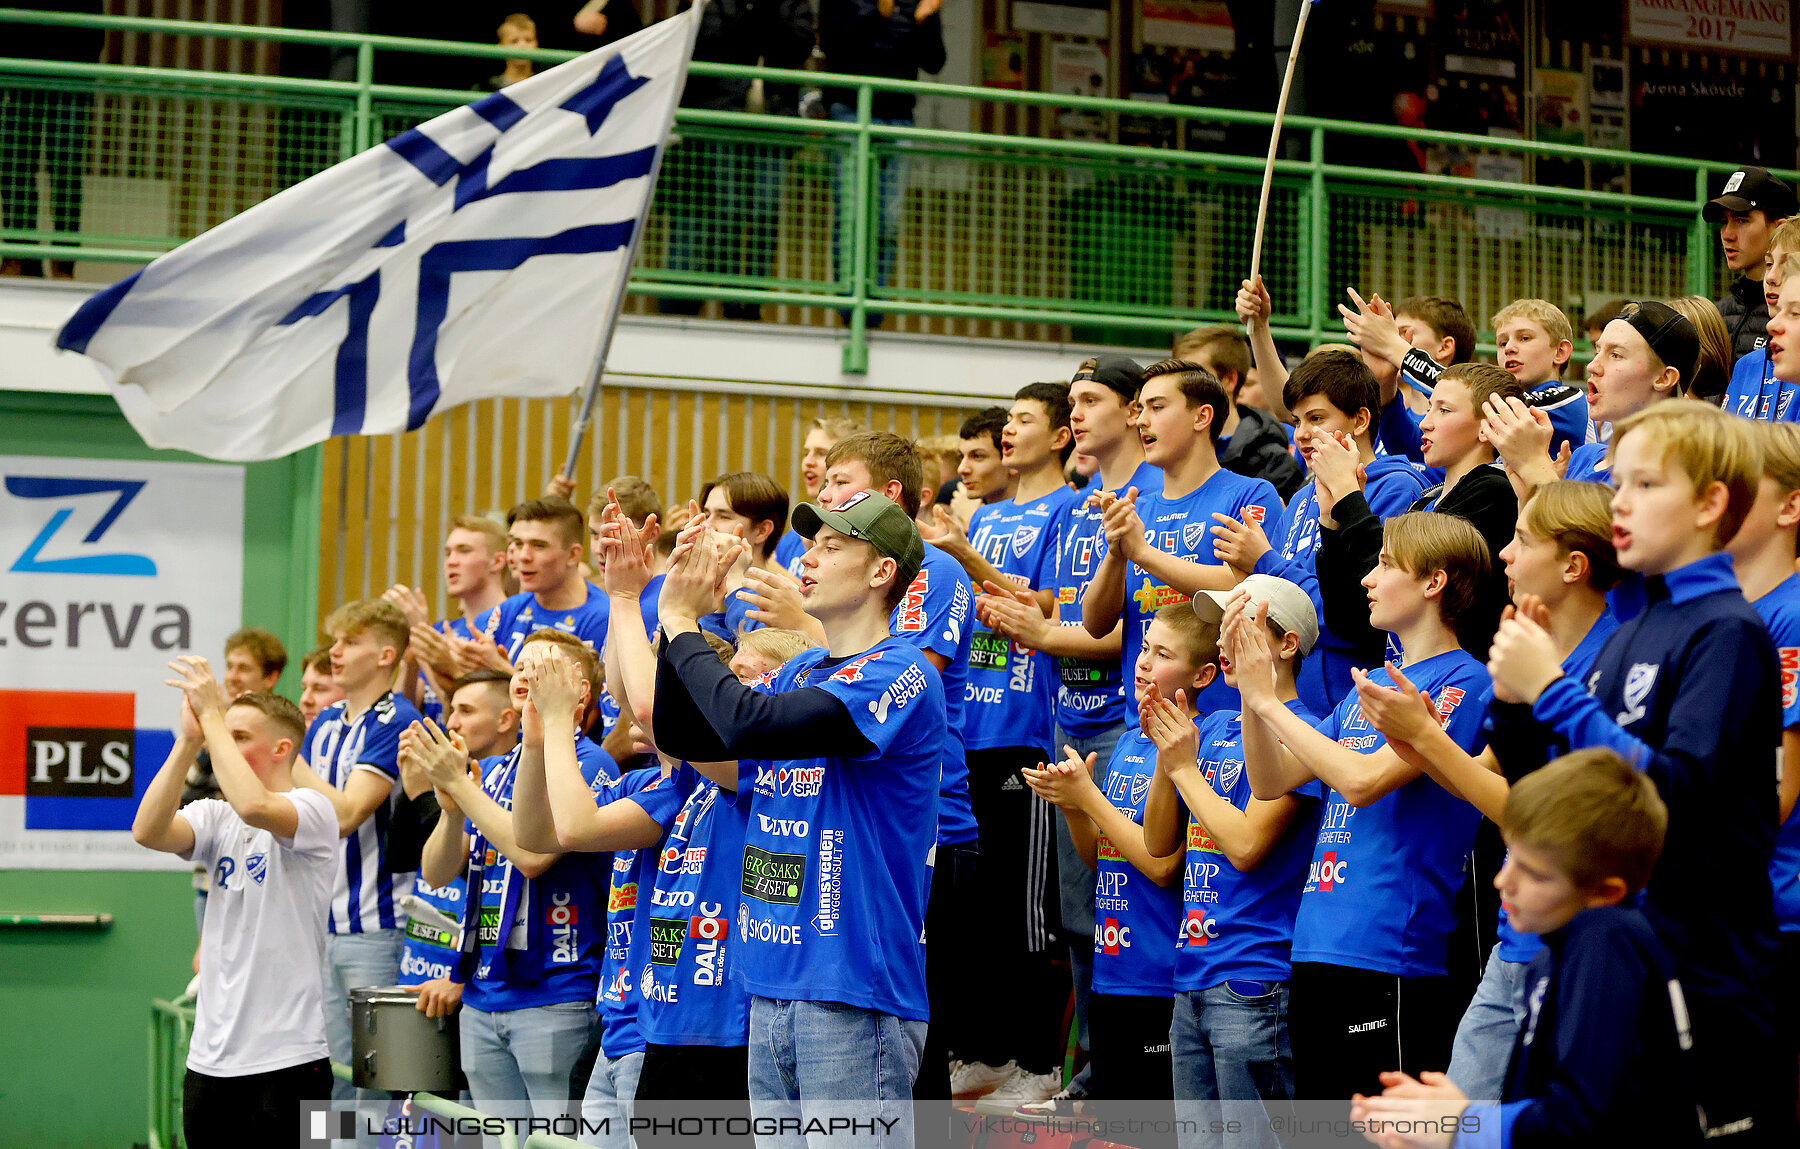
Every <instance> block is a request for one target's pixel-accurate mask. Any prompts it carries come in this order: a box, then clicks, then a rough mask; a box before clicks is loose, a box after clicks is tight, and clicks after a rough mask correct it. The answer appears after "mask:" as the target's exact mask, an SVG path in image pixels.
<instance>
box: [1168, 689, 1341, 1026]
mask: <svg viewBox="0 0 1800 1149" xmlns="http://www.w3.org/2000/svg"><path fill="white" fill-rule="evenodd" d="M1287 708H1288V709H1289V710H1291V711H1293V712H1294V714H1296V715H1298V716H1299V717H1300V718H1301V719H1303V720H1304V721H1305V722H1306V723H1307V724H1308V725H1309V726H1317V725H1318V724H1319V720H1318V719H1317V718H1315V717H1314V716H1313V715H1312V714H1311V713H1310V712H1309V711H1308V710H1307V709H1306V704H1305V703H1303V702H1301V701H1299V700H1298V699H1296V700H1294V701H1292V702H1289V703H1288V704H1287ZM1199 764H1200V773H1201V774H1202V775H1203V776H1204V777H1205V778H1206V781H1207V784H1208V785H1210V786H1211V787H1212V788H1213V792H1214V793H1216V794H1218V795H1219V796H1220V797H1221V798H1224V799H1225V800H1226V801H1227V802H1230V803H1231V804H1232V805H1233V806H1235V807H1237V808H1238V809H1239V810H1244V809H1247V808H1248V807H1249V805H1250V803H1251V802H1252V801H1253V800H1254V798H1253V796H1252V795H1251V793H1250V779H1249V778H1248V777H1246V776H1245V774H1244V724H1243V715H1242V714H1240V713H1237V712H1235V711H1225V712H1223V713H1219V714H1210V715H1207V716H1206V717H1204V718H1202V719H1201V720H1200V753H1199ZM1323 793H1324V787H1323V786H1322V785H1321V784H1320V783H1319V782H1318V781H1317V780H1316V779H1315V780H1314V781H1311V782H1308V783H1307V784H1306V785H1304V786H1302V787H1300V788H1299V789H1298V790H1295V791H1294V796H1295V797H1296V798H1297V799H1299V801H1300V808H1299V809H1298V810H1297V811H1295V813H1294V820H1293V821H1292V822H1289V823H1288V827H1287V829H1286V830H1284V831H1282V835H1281V840H1280V841H1279V842H1277V843H1275V845H1274V847H1273V848H1272V849H1270V850H1269V852H1268V854H1267V855H1266V856H1265V857H1264V858H1263V860H1262V864H1261V865H1259V866H1257V867H1256V868H1255V869H1254V870H1251V871H1249V872H1248V873H1245V872H1242V871H1240V870H1238V869H1237V868H1236V867H1235V866H1233V865H1232V864H1231V863H1230V861H1228V860H1227V859H1226V857H1225V853H1224V851H1222V850H1220V849H1219V848H1218V847H1217V846H1215V845H1214V844H1213V840H1212V837H1211V835H1209V834H1207V833H1206V831H1205V830H1204V829H1202V828H1201V826H1200V823H1199V821H1198V820H1196V819H1195V818H1193V817H1192V816H1191V815H1190V816H1189V818H1188V824H1187V857H1186V859H1185V861H1186V865H1185V867H1184V872H1183V875H1182V883H1181V897H1182V911H1183V914H1182V920H1181V927H1180V929H1179V930H1178V931H1177V933H1176V941H1175V946H1176V948H1175V988H1176V989H1178V990H1183V991H1186V992H1189V993H1197V992H1199V991H1201V990H1207V989H1211V988H1212V987H1214V986H1216V985H1220V984H1222V983H1224V982H1227V981H1231V980H1233V979H1243V980H1245V981H1286V980H1288V977H1289V976H1290V975H1291V973H1292V972H1293V966H1292V959H1291V951H1292V948H1293V942H1294V914H1295V912H1296V911H1297V910H1298V909H1299V906H1300V887H1301V885H1302V884H1303V883H1304V882H1305V881H1306V867H1307V863H1308V862H1310V861H1311V860H1312V852H1313V843H1314V842H1315V841H1316V840H1317V839H1318V836H1319V812H1320V809H1319V807H1320V803H1319V797H1320V795H1321V794H1323Z"/></svg>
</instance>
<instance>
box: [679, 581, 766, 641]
mask: <svg viewBox="0 0 1800 1149" xmlns="http://www.w3.org/2000/svg"><path fill="white" fill-rule="evenodd" d="M658 589H659V590H660V589H661V588H660V587H658ZM747 593H748V592H747V591H746V590H745V589H744V588H743V587H739V588H738V589H736V590H732V591H727V592H725V606H724V609H723V610H716V611H714V612H713V613H711V614H709V615H707V616H705V617H704V618H701V619H699V620H698V622H699V625H700V629H701V630H704V631H706V632H708V633H709V634H715V635H718V636H719V637H720V638H722V639H724V640H725V641H726V642H729V643H730V644H731V645H733V646H736V645H737V640H738V636H739V635H741V634H743V633H744V632H745V631H750V630H761V629H762V628H763V625H764V624H763V623H762V622H761V621H760V620H758V619H754V618H751V617H750V612H751V611H753V610H755V609H756V607H755V605H754V604H752V603H751V602H750V600H749V599H747V598H745V597H744V596H745V594H747Z"/></svg>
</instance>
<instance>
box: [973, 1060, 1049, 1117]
mask: <svg viewBox="0 0 1800 1149" xmlns="http://www.w3.org/2000/svg"><path fill="white" fill-rule="evenodd" d="M1061 1088H1062V1070H1061V1069H1060V1068H1058V1069H1052V1070H1051V1071H1050V1072H1049V1073H1027V1072H1026V1071H1025V1070H1024V1069H1019V1068H1015V1069H1014V1070H1013V1075H1012V1076H1011V1077H1009V1078H1007V1080H1006V1082H1005V1083H1004V1084H1002V1085H1001V1086H1000V1087H999V1088H997V1089H995V1090H994V1091H993V1092H992V1093H990V1094H988V1095H987V1096H986V1097H983V1098H982V1099H981V1100H980V1101H977V1102H976V1103H975V1112H977V1113H993V1114H996V1115H999V1116H1005V1115H1007V1114H1010V1113H1013V1112H1014V1111H1016V1110H1017V1109H1018V1108H1019V1106H1021V1105H1024V1104H1027V1103H1028V1102H1032V1101H1048V1100H1049V1099H1050V1098H1051V1097H1053V1096H1055V1095H1056V1092H1057V1090H1059V1089H1061Z"/></svg>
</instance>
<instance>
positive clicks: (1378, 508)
mask: <svg viewBox="0 0 1800 1149" xmlns="http://www.w3.org/2000/svg"><path fill="white" fill-rule="evenodd" d="M1367 476H1368V480H1367V483H1366V484H1365V486H1364V488H1363V498H1364V499H1365V500H1366V501H1367V502H1368V504H1369V510H1371V511H1373V512H1374V513H1375V516H1376V517H1377V518H1381V519H1388V518H1392V517H1394V516H1395V515H1400V514H1405V513H1406V509H1407V508H1408V507H1410V506H1412V504H1413V500H1414V499H1417V498H1418V497H1419V496H1420V495H1421V494H1422V493H1424V490H1425V476H1424V475H1422V474H1420V473H1419V469H1418V468H1417V467H1415V466H1413V465H1412V464H1411V463H1410V462H1408V461H1407V460H1406V459H1405V458H1403V457H1402V456H1399V455H1377V456H1375V461H1374V462H1372V463H1370V464H1369V465H1368V468H1367ZM1266 533H1267V534H1268V537H1269V542H1270V543H1271V544H1272V545H1273V547H1274V549H1273V550H1271V551H1268V552H1267V553H1265V554H1264V555H1263V556H1262V557H1261V558H1259V559H1257V560H1256V565H1255V573H1256V574H1268V575H1274V576H1276V577H1277V578H1284V579H1287V580H1288V581H1289V582H1291V583H1294V584H1295V585H1297V586H1299V587H1300V588H1301V589H1302V590H1304V591H1305V592H1306V594H1307V597H1309V598H1311V599H1312V604H1313V610H1314V611H1315V612H1316V613H1317V614H1318V618H1319V640H1318V642H1317V644H1315V645H1314V646H1313V649H1312V652H1311V653H1310V654H1308V655H1307V656H1306V657H1305V658H1304V659H1302V660H1301V662H1300V672H1299V675H1298V677H1297V680H1296V682H1295V685H1296V686H1297V687H1298V689H1299V691H1300V700H1301V701H1302V702H1304V703H1306V709H1307V710H1308V711H1310V712H1311V713H1313V714H1325V713H1328V712H1329V711H1330V710H1331V709H1332V708H1333V707H1335V706H1336V705H1337V702H1338V699H1340V698H1342V697H1344V695H1346V694H1348V693H1350V691H1352V690H1354V689H1355V688H1356V680H1355V679H1353V678H1351V677H1350V668H1351V667H1352V666H1357V665H1359V664H1358V663H1357V662H1355V661H1354V660H1353V659H1351V658H1350V657H1349V653H1348V652H1349V650H1350V645H1349V644H1348V643H1346V642H1345V641H1344V640H1343V639H1341V638H1339V637H1338V636H1337V635H1335V634H1333V633H1332V632H1331V630H1330V629H1329V628H1327V627H1326V626H1325V604H1324V600H1323V599H1322V598H1321V596H1320V594H1319V489H1318V486H1317V485H1316V484H1314V483H1308V484H1306V485H1305V486H1304V487H1301V488H1300V490H1299V491H1298V492H1296V493H1295V495H1294V501H1293V502H1291V503H1289V504H1288V508H1287V511H1286V513H1284V514H1283V515H1282V516H1281V522H1280V524H1279V525H1277V526H1276V527H1275V528H1274V529H1273V530H1269V531H1267V532H1266ZM1363 669H1365V670H1366V669H1367V667H1363Z"/></svg>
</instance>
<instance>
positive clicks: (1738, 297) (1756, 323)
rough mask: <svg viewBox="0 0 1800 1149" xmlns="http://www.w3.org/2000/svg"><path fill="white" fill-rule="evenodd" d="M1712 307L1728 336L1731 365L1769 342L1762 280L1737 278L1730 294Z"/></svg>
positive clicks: (1767, 303) (1767, 311) (1766, 303)
mask: <svg viewBox="0 0 1800 1149" xmlns="http://www.w3.org/2000/svg"><path fill="white" fill-rule="evenodd" d="M1713 306H1714V307H1717V308H1718V309H1719V314H1720V315H1722V316H1724V317H1725V329H1726V330H1727V331H1730V332H1731V355H1732V360H1733V362H1736V361H1737V360H1739V359H1742V358H1743V357H1744V356H1746V355H1748V354H1750V353H1751V352H1752V351H1755V350H1756V349H1757V348H1758V347H1761V346H1762V345H1763V344H1765V343H1767V342H1768V341H1769V301H1768V300H1766V299H1764V298H1763V281H1762V280H1761V279H1752V278H1750V277H1749V276H1748V275H1745V276H1740V277H1739V278H1738V281H1737V282H1736V283H1733V284H1732V285H1731V292H1730V294H1728V295H1726V296H1725V298H1724V299H1721V300H1719V301H1718V302H1717V303H1715V304H1713Z"/></svg>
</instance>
